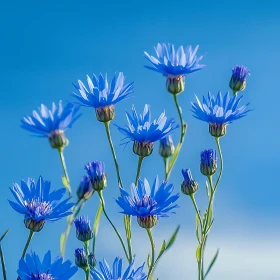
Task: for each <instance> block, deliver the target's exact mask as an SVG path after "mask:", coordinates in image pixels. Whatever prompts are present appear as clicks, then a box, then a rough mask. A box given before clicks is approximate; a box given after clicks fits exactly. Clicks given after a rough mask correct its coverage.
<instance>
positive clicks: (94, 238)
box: [92, 203, 103, 254]
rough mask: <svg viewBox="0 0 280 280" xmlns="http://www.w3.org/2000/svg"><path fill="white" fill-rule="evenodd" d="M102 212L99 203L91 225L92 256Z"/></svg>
mask: <svg viewBox="0 0 280 280" xmlns="http://www.w3.org/2000/svg"><path fill="white" fill-rule="evenodd" d="M102 211H103V208H102V203H100V204H99V207H98V210H97V212H96V215H95V219H94V224H93V239H92V253H93V254H94V253H95V244H96V238H97V233H98V227H99V223H100V218H101V214H102Z"/></svg>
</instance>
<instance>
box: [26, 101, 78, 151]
mask: <svg viewBox="0 0 280 280" xmlns="http://www.w3.org/2000/svg"><path fill="white" fill-rule="evenodd" d="M78 109H79V107H78V106H75V105H73V104H71V103H67V105H66V106H65V107H63V106H62V101H61V100H60V101H59V103H58V106H56V105H55V103H52V109H48V108H47V107H46V106H45V105H44V104H41V107H39V111H38V113H37V112H36V111H35V110H34V111H33V112H32V116H27V117H24V118H23V119H22V120H21V127H22V128H24V129H26V130H28V131H30V132H32V133H34V134H35V135H37V136H39V137H48V138H49V141H50V144H51V146H52V147H53V148H57V149H61V148H63V147H65V146H66V145H67V144H68V140H67V139H66V137H65V136H64V131H65V130H66V129H68V128H70V127H71V126H72V125H73V123H74V122H75V121H76V120H77V119H78V118H79V117H80V115H78V116H77V115H76V114H77V111H78Z"/></svg>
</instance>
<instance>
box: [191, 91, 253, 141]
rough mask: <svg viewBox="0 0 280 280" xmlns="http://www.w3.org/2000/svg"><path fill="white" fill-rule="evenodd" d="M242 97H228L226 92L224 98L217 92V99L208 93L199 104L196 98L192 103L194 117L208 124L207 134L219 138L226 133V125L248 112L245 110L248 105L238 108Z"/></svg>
mask: <svg viewBox="0 0 280 280" xmlns="http://www.w3.org/2000/svg"><path fill="white" fill-rule="evenodd" d="M241 98H242V96H240V97H237V96H236V95H235V96H232V97H230V95H229V93H228V92H227V93H226V94H225V95H224V96H222V93H221V92H219V93H218V94H217V97H216V98H215V97H214V95H211V93H210V92H208V98H205V97H203V102H202V103H201V102H200V101H199V99H198V97H197V96H196V101H197V103H192V112H193V113H194V117H195V118H197V119H199V120H201V121H204V122H207V123H209V132H210V134H211V135H212V136H214V137H220V136H223V135H225V133H226V125H227V124H230V123H232V122H233V121H235V120H238V119H240V118H242V117H244V116H246V114H247V113H248V112H249V111H250V110H246V109H247V106H248V105H249V103H247V104H246V105H243V106H241V107H238V105H239V102H240V100H241Z"/></svg>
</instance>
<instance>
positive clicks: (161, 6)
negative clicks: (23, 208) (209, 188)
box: [0, 0, 280, 280]
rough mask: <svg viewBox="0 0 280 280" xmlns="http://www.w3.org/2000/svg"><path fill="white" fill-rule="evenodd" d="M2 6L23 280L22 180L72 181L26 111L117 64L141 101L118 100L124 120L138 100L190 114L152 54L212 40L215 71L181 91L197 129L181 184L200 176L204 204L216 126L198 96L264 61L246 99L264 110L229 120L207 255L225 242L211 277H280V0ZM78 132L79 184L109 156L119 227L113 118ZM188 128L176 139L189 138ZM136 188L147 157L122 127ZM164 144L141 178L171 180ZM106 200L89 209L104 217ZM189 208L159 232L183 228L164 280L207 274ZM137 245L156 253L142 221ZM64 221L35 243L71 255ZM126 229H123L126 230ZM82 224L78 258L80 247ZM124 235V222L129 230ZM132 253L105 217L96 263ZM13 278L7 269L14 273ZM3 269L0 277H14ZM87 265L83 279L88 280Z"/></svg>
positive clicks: (14, 241) (0, 120)
mask: <svg viewBox="0 0 280 280" xmlns="http://www.w3.org/2000/svg"><path fill="white" fill-rule="evenodd" d="M269 3H270V5H267V1H254V2H252V1H240V0H237V1H222V0H219V1H176V2H172V1H165V0H162V1H146V0H144V1H84V0H81V1H53V0H49V1H33V0H31V1H24V2H22V1H6V2H5V3H4V2H3V1H2V3H1V4H2V5H1V10H0V23H1V24H0V26H1V27H0V38H1V41H2V42H1V52H0V71H1V95H0V96H1V102H0V116H1V117H0V124H1V127H2V129H1V131H2V136H1V138H0V151H1V152H0V155H1V157H0V168H1V177H0V185H1V192H0V209H1V213H2V220H1V224H0V231H1V232H4V231H5V230H6V228H8V227H9V228H10V232H9V234H8V235H7V237H6V238H5V240H4V242H3V250H4V252H5V257H6V264H7V273H8V276H9V279H15V278H16V269H17V262H18V259H19V257H20V254H21V252H22V249H23V247H24V244H25V242H26V239H27V235H28V231H27V230H26V229H25V227H24V224H23V217H22V216H21V215H20V214H18V213H16V212H14V211H13V210H12V209H11V208H10V206H9V205H8V202H7V199H8V198H9V199H12V195H11V193H10V191H9V188H8V187H9V186H12V183H13V182H19V181H20V179H22V178H23V179H26V178H27V177H33V178H36V179H37V178H38V176H39V175H42V176H43V177H44V178H45V179H49V180H51V182H52V186H53V188H55V189H57V188H60V187H61V186H62V185H61V181H60V176H61V175H62V168H61V166H60V162H59V157H58V154H57V152H56V151H55V150H52V149H51V148H50V147H49V144H48V141H47V140H46V139H38V138H35V137H31V136H30V134H29V133H28V132H26V131H24V130H23V129H21V128H20V127H19V124H20V119H21V118H22V117H23V116H24V115H28V114H30V113H31V111H32V110H33V109H36V108H37V107H38V105H40V104H41V103H44V104H46V105H47V106H50V104H51V102H52V101H55V102H57V101H58V100H60V99H62V100H73V98H72V97H71V91H73V87H72V84H71V83H72V82H75V81H77V80H78V79H81V80H84V81H85V76H86V74H91V73H99V72H103V73H104V72H107V73H108V75H109V77H110V78H111V77H112V76H113V74H114V73H115V72H116V71H123V72H124V73H125V76H126V79H127V82H130V81H134V82H135V93H134V97H133V98H131V99H127V100H125V101H124V102H122V103H120V104H119V105H118V106H117V116H116V118H115V120H114V121H113V123H118V124H122V125H123V124H125V122H126V120H125V115H124V111H125V110H130V109H131V105H132V104H135V106H136V109H137V110H138V111H142V110H143V106H144V104H145V103H149V104H150V105H151V108H152V114H153V116H154V117H157V116H158V115H159V114H160V113H161V112H162V111H163V110H164V109H165V110H166V112H167V115H168V116H173V117H176V119H177V120H178V117H177V114H176V111H175V106H174V104H173V103H172V97H171V96H170V95H169V94H168V93H166V91H165V79H164V78H163V77H162V76H161V75H160V74H157V73H155V72H151V71H148V70H146V69H145V68H144V67H143V65H144V64H145V63H146V61H145V59H144V57H143V51H145V50H146V51H148V52H153V46H155V45H156V44H157V43H158V42H166V43H167V42H170V43H174V44H176V46H179V45H180V44H182V45H189V44H192V45H196V44H199V45H200V48H199V54H202V55H204V58H203V63H205V64H207V65H208V67H207V68H206V69H204V70H202V71H199V72H197V73H194V74H191V75H190V76H188V78H187V80H186V90H185V92H184V93H183V94H181V95H180V96H179V102H180V105H181V106H182V109H183V113H184V118H185V120H186V121H187V123H188V124H189V129H188V132H187V136H186V141H185V145H184V147H183V149H182V152H181V155H180V157H179V160H178V162H177V164H176V167H175V169H174V172H173V174H172V177H171V181H172V182H173V183H174V184H175V186H176V189H177V190H178V191H179V188H180V183H181V181H182V177H181V173H180V170H181V168H186V167H190V168H191V169H192V172H193V175H194V177H195V178H196V180H197V181H198V182H199V184H200V190H199V191H198V193H197V195H196V197H197V201H198V204H199V205H200V208H201V209H205V207H206V204H205V202H206V201H205V192H204V181H205V178H204V177H203V176H201V175H200V172H199V160H200V151H201V150H203V149H205V148H214V147H215V143H214V140H213V138H211V137H210V135H209V134H208V128H207V125H206V124H205V123H202V122H199V121H198V120H196V119H194V118H193V117H192V114H191V112H190V101H193V100H194V94H197V95H198V96H199V97H201V96H202V95H205V94H207V91H208V90H210V91H211V92H212V93H217V92H218V91H219V90H221V91H222V92H226V91H227V90H228V80H229V78H230V75H231V68H232V67H233V66H235V65H236V64H243V65H246V66H247V67H248V68H249V69H250V70H251V76H250V77H249V78H248V81H247V89H246V91H244V99H243V102H244V103H245V102H250V103H251V105H250V106H251V108H253V109H254V111H252V112H251V113H250V114H249V115H248V116H247V117H246V118H244V119H242V120H240V121H237V122H236V123H234V124H232V125H230V126H229V127H228V132H227V135H226V136H225V137H223V138H222V139H221V145H222V149H223V155H224V160H225V170H224V176H223V178H222V181H221V185H220V189H219V190H218V194H217V196H216V209H215V223H214V227H213V230H212V232H211V235H210V238H209V242H208V249H207V258H206V259H207V260H209V258H210V257H211V256H212V255H213V254H214V252H215V250H216V248H220V256H219V259H218V261H217V263H216V266H215V267H214V268H213V270H212V272H211V274H210V275H209V277H208V278H209V280H214V279H215V280H220V279H227V280H236V279H239V280H251V279H254V280H264V279H270V280H276V279H280V266H279V260H280V253H279V252H280V250H279V249H280V245H279V243H280V242H279V234H280V227H279V214H280V207H279V195H280V190H279V177H278V174H279V170H278V168H280V166H279V140H280V139H279V136H280V134H279V129H278V128H277V124H278V121H279V102H280V95H279V93H278V88H279V85H278V84H279V69H278V68H279V67H278V65H279V62H280V53H279V31H280V21H279V12H280V9H279V3H278V2H277V1H269ZM81 111H82V113H83V116H82V117H81V118H80V120H78V121H77V123H76V124H75V125H74V127H73V128H72V129H71V130H69V131H68V132H67V136H68V138H69V140H70V145H69V146H68V147H67V148H66V150H65V156H66V160H67V164H68V169H69V170H68V171H69V174H70V177H71V183H72V188H75V187H76V186H77V185H78V183H79V180H80V177H81V176H82V175H83V174H84V171H83V168H84V165H85V164H86V163H87V162H88V161H92V160H102V161H104V162H105V163H106V169H107V173H108V182H109V184H108V188H107V189H106V190H105V193H104V196H105V199H106V202H107V208H108V212H109V214H110V216H111V217H112V219H113V220H114V221H116V224H117V226H118V228H121V227H122V216H121V214H118V213H117V212H118V211H119V208H118V207H117V205H116V203H115V202H114V200H113V198H115V197H117V196H118V189H117V184H116V175H115V171H114V165H113V160H112V158H111V154H110V150H109V146H108V143H107V141H106V139H105V131H104V127H103V126H102V124H101V123H98V122H97V121H96V119H95V115H94V112H93V110H92V109H90V108H82V110H81ZM178 133H179V131H178V132H177V134H176V135H175V136H174V138H175V139H178ZM112 136H113V140H114V143H115V147H116V152H117V155H118V159H119V163H120V166H121V172H122V177H123V181H124V183H125V186H126V187H128V186H129V185H130V183H131V182H132V181H133V180H134V176H135V172H136V165H137V157H136V156H135V155H134V154H133V153H132V147H131V145H128V146H127V148H126V149H125V150H123V147H120V146H119V143H120V141H121V139H122V138H123V136H122V135H120V133H119V132H118V131H117V130H116V128H115V127H113V126H112ZM157 148H158V146H157V145H156V148H155V152H154V153H153V154H152V156H150V157H149V158H147V159H146V160H145V161H144V165H143V169H142V173H141V177H146V178H148V180H150V181H151V180H153V179H154V177H155V176H156V175H159V176H160V178H161V179H162V176H163V164H162V161H161V158H159V156H158V154H157ZM97 205H98V199H97V196H96V195H95V196H94V197H93V198H92V199H91V200H90V201H89V202H88V205H87V206H86V207H85V209H84V212H83V213H86V214H88V215H89V216H90V217H92V218H93V217H94V215H95V211H96V209H97ZM180 206H181V207H180V208H179V209H178V211H177V214H176V216H173V217H172V219H171V218H169V219H162V220H160V222H159V223H158V225H157V226H156V228H155V229H154V232H155V236H156V244H157V248H158V247H159V246H160V243H161V242H162V239H163V238H169V237H170V235H171V233H172V232H173V230H174V229H175V227H176V226H177V224H181V226H182V227H181V231H180V233H179V238H178V240H177V242H176V245H175V246H174V247H173V248H172V249H171V250H170V251H169V252H168V253H167V254H166V255H165V257H164V258H163V260H162V263H161V264H160V265H159V266H158V269H157V271H156V273H155V275H156V276H159V278H160V279H163V280H165V279H191V280H192V279H196V267H197V266H196V260H195V255H194V253H195V246H196V239H195V232H194V223H195V221H194V210H193V208H192V206H191V202H190V199H189V198H188V197H185V196H184V197H183V196H181V198H180ZM133 225H134V232H135V233H134V240H133V245H134V249H135V253H136V254H137V264H141V263H142V262H143V261H145V259H146V257H145V256H146V255H147V252H148V251H149V247H148V246H149V243H148V239H147V236H146V234H145V231H144V230H142V229H140V228H138V226H137V224H136V223H135V221H134V224H133ZM65 226H66V222H65V220H62V221H60V222H57V223H55V224H46V225H45V228H44V229H43V230H42V231H41V232H40V233H38V234H36V235H35V237H34V240H33V241H32V243H31V246H30V250H31V249H32V250H35V251H36V252H38V253H39V254H40V256H41V257H42V256H43V254H44V253H45V252H46V251H47V250H48V249H51V250H52V252H53V256H56V255H58V254H59V236H60V233H61V232H62V231H63V230H64V229H65ZM121 231H122V230H121ZM73 233H74V231H72V235H71V236H70V240H69V241H70V242H69V243H68V245H69V246H68V247H67V256H68V258H70V259H71V260H73V251H74V249H75V248H76V247H78V246H81V243H79V242H78V241H77V240H76V239H75V237H74V234H73ZM122 233H123V231H122ZM117 255H120V256H123V254H122V252H121V247H120V246H119V244H118V241H117V239H116V237H115V235H114V234H113V231H112V229H111V228H110V226H109V225H108V223H107V221H105V219H104V218H102V221H101V228H100V231H99V237H98V241H97V258H98V259H102V258H103V257H106V258H107V259H108V261H109V262H111V261H112V260H113V258H114V257H115V256H117ZM1 277H2V275H1ZM1 277H0V278H1ZM81 277H83V274H82V273H80V274H77V275H76V277H74V278H73V279H82V278H81Z"/></svg>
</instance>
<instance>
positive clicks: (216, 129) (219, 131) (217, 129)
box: [209, 123, 227, 138]
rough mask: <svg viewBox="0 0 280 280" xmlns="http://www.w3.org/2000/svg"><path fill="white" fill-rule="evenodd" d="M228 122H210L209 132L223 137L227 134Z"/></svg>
mask: <svg viewBox="0 0 280 280" xmlns="http://www.w3.org/2000/svg"><path fill="white" fill-rule="evenodd" d="M226 129H227V124H225V123H221V124H220V123H219V124H212V123H209V133H210V134H211V135H212V136H214V137H216V138H218V137H222V136H224V135H225V134H226Z"/></svg>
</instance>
